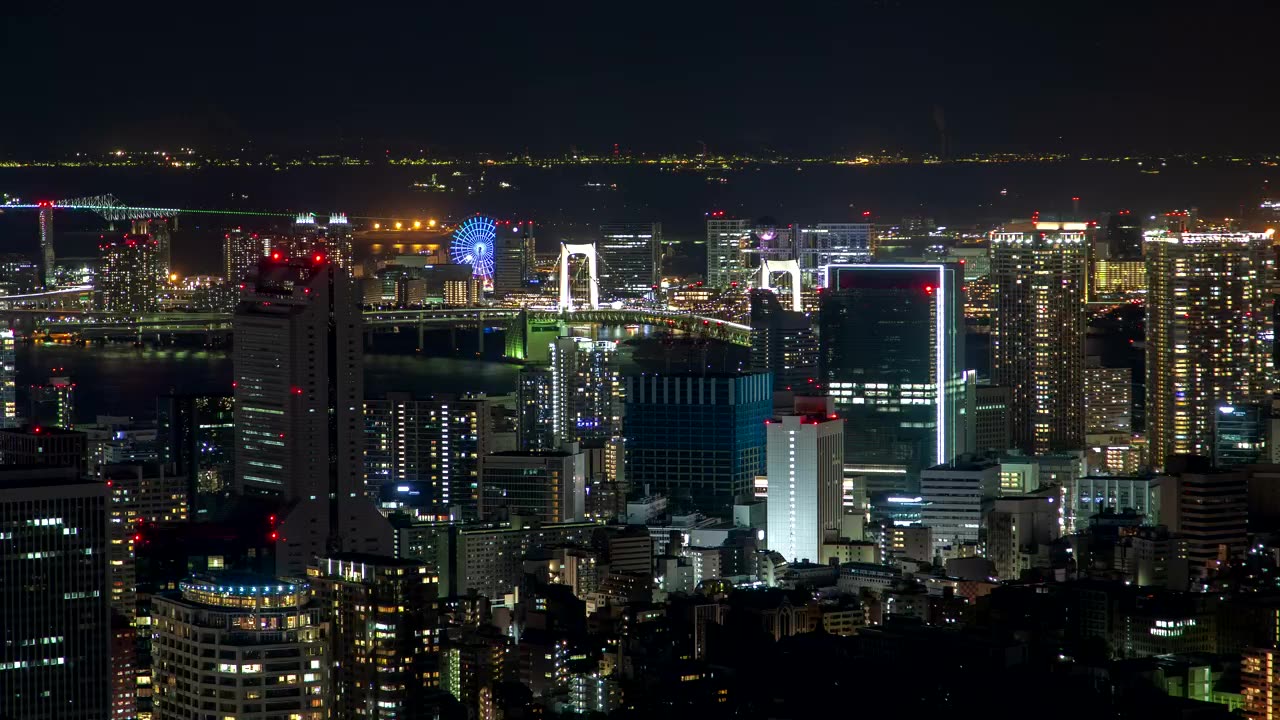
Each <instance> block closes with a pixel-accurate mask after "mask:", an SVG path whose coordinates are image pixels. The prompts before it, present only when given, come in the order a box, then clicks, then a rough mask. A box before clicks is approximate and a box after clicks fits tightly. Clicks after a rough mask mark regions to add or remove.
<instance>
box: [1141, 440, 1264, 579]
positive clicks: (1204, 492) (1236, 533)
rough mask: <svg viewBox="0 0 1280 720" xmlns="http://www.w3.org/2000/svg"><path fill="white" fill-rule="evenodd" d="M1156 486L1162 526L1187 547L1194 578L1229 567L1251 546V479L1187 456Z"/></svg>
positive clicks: (1201, 459)
mask: <svg viewBox="0 0 1280 720" xmlns="http://www.w3.org/2000/svg"><path fill="white" fill-rule="evenodd" d="M1170 470H1171V472H1170V474H1169V475H1167V476H1163V477H1161V478H1160V479H1159V481H1158V491H1157V492H1158V493H1159V507H1160V522H1161V524H1163V525H1165V526H1167V527H1168V528H1169V532H1171V533H1175V534H1177V535H1179V536H1181V537H1182V538H1183V539H1184V540H1185V541H1186V547H1187V560H1188V563H1189V567H1190V568H1191V571H1192V573H1193V574H1196V575H1201V576H1203V575H1205V574H1207V573H1209V572H1211V571H1214V570H1217V569H1219V568H1222V567H1225V566H1226V565H1227V563H1228V562H1230V561H1231V560H1232V559H1234V558H1236V557H1239V556H1240V555H1241V554H1243V553H1244V551H1245V548H1247V547H1248V544H1249V535H1248V521H1249V508H1248V500H1249V474H1248V473H1247V472H1246V471H1244V470H1242V469H1234V468H1233V469H1214V468H1212V467H1210V466H1209V462H1208V459H1207V458H1204V457H1200V456H1194V455H1192V456H1185V457H1182V458H1178V459H1177V461H1176V462H1173V463H1171V467H1170Z"/></svg>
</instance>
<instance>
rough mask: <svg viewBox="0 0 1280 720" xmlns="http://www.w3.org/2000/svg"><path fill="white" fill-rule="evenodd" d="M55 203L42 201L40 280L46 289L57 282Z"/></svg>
mask: <svg viewBox="0 0 1280 720" xmlns="http://www.w3.org/2000/svg"><path fill="white" fill-rule="evenodd" d="M53 263H54V255H53V203H51V202H48V201H45V202H41V203H40V281H41V282H43V283H44V286H45V288H46V289H51V288H53V286H54V285H55V284H57V281H56V279H55V278H54V276H53Z"/></svg>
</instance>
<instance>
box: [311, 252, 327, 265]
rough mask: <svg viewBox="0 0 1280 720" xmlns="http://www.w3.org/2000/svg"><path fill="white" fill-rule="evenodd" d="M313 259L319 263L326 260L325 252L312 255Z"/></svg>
mask: <svg viewBox="0 0 1280 720" xmlns="http://www.w3.org/2000/svg"><path fill="white" fill-rule="evenodd" d="M311 261H312V262H314V263H315V264H317V265H319V264H320V263H322V262H324V253H316V254H315V255H312V256H311Z"/></svg>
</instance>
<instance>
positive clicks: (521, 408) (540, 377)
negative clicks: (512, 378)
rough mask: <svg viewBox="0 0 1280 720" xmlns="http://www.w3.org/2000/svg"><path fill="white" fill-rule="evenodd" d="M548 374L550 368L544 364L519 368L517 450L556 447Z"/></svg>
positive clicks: (550, 380)
mask: <svg viewBox="0 0 1280 720" xmlns="http://www.w3.org/2000/svg"><path fill="white" fill-rule="evenodd" d="M551 377H552V376H551V370H549V369H547V368H545V367H523V368H521V369H520V377H519V380H518V383H517V385H516V413H517V415H518V417H517V418H516V423H517V424H516V444H517V445H519V446H520V449H521V450H551V449H552V448H554V447H556V441H555V420H554V418H555V417H556V416H555V413H554V412H553V406H552V403H551V386H552V379H551Z"/></svg>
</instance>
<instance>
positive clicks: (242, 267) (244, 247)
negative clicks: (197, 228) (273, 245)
mask: <svg viewBox="0 0 1280 720" xmlns="http://www.w3.org/2000/svg"><path fill="white" fill-rule="evenodd" d="M264 255H266V252H265V251H264V242H263V240H262V238H259V237H258V235H257V234H256V233H247V232H245V231H244V230H241V229H240V228H235V229H234V230H232V231H231V232H228V233H227V234H226V235H225V236H224V237H223V240H222V272H223V275H224V276H225V277H226V278H227V282H229V283H239V282H240V281H242V280H244V279H245V277H246V276H248V274H249V271H250V270H252V269H254V268H256V267H258V261H260V260H262V257H263V256H264Z"/></svg>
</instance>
